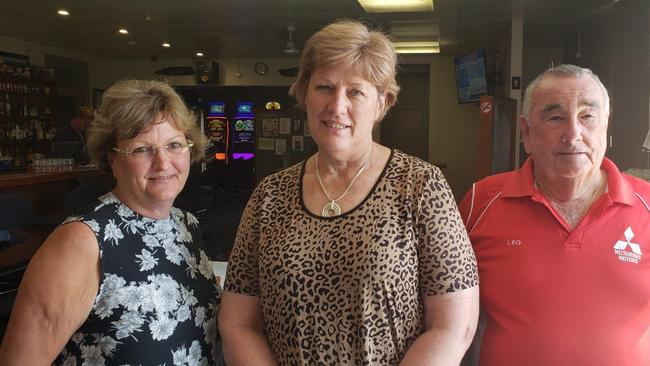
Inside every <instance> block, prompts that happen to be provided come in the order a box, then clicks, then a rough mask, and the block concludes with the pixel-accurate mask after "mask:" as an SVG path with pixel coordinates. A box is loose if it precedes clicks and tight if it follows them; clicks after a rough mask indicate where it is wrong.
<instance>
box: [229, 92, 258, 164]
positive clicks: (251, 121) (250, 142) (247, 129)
mask: <svg viewBox="0 0 650 366" xmlns="http://www.w3.org/2000/svg"><path fill="white" fill-rule="evenodd" d="M236 106H237V114H236V115H235V120H234V122H233V130H234V131H233V141H232V142H233V144H232V158H233V159H243V160H248V159H252V158H254V157H255V115H254V114H253V103H251V102H238V103H237V104H236Z"/></svg>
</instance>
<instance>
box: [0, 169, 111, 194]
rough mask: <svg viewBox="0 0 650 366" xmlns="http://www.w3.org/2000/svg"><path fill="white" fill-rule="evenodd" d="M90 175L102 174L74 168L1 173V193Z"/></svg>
mask: <svg viewBox="0 0 650 366" xmlns="http://www.w3.org/2000/svg"><path fill="white" fill-rule="evenodd" d="M89 174H91V175H92V174H100V171H99V170H97V168H95V167H74V168H71V169H68V170H51V171H46V170H34V169H26V170H19V171H9V172H0V192H1V191H2V190H3V188H9V187H17V186H29V185H34V184H43V183H51V182H61V181H69V180H74V179H76V178H78V177H79V176H82V175H89Z"/></svg>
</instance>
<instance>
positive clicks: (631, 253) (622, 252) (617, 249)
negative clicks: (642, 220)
mask: <svg viewBox="0 0 650 366" xmlns="http://www.w3.org/2000/svg"><path fill="white" fill-rule="evenodd" d="M624 235H625V241H623V240H619V241H617V242H616V244H614V253H615V254H616V255H617V256H618V260H619V261H621V262H628V263H634V264H639V261H641V256H642V255H643V253H641V246H640V245H639V244H637V243H632V238H634V233H633V232H632V228H631V227H629V226H628V227H627V229H625V233H624ZM628 248H629V250H628Z"/></svg>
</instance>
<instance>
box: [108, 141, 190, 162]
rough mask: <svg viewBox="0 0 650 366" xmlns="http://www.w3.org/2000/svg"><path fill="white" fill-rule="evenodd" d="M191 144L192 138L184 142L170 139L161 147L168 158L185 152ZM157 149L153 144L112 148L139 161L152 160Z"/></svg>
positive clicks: (176, 156)
mask: <svg viewBox="0 0 650 366" xmlns="http://www.w3.org/2000/svg"><path fill="white" fill-rule="evenodd" d="M192 146H194V141H192V140H187V142H186V143H183V142H179V141H172V142H170V143H168V144H167V145H165V146H163V147H162V149H163V150H165V153H166V154H167V156H168V157H169V158H171V159H173V158H178V157H180V156H181V155H183V154H185V153H186V152H187V151H188V150H189V149H190V148H191V147H192ZM158 149H159V147H158V146H155V145H144V146H138V147H134V148H133V149H131V150H123V149H118V148H117V147H114V148H113V150H114V151H116V152H118V153H120V154H125V155H126V156H129V157H131V158H133V159H135V160H139V161H151V160H153V157H154V156H155V155H156V153H157V152H158Z"/></svg>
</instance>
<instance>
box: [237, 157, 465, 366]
mask: <svg viewBox="0 0 650 366" xmlns="http://www.w3.org/2000/svg"><path fill="white" fill-rule="evenodd" d="M304 169H305V162H303V163H301V164H298V165H295V166H292V167H290V168H288V169H286V170H284V171H282V172H279V173H277V174H274V175H271V176H269V177H267V178H265V179H264V180H263V181H262V182H261V183H260V184H259V186H258V187H257V188H256V189H255V192H254V193H253V195H252V196H251V199H250V201H249V202H248V205H247V207H246V210H245V212H244V215H243V217H242V221H241V223H240V226H239V231H238V233H237V239H236V241H235V247H234V249H233V252H232V254H231V256H230V261H229V265H228V274H227V279H226V284H225V289H226V290H228V291H231V292H234V293H239V294H245V295H251V296H258V297H259V298H260V301H261V307H262V312H263V317H264V327H265V331H266V335H267V337H268V340H269V343H270V346H271V349H272V350H273V352H274V353H275V356H276V359H277V361H278V362H279V363H280V364H282V365H299V364H302V365H307V364H309V365H315V364H324V365H334V364H336V365H346V364H347V365H362V364H363V365H366V364H381V365H393V364H397V363H399V361H400V360H401V358H402V357H403V356H404V354H405V353H406V351H407V350H408V348H409V346H410V345H411V344H412V343H413V342H414V341H415V339H416V338H417V337H418V335H419V334H420V333H421V332H422V331H423V323H424V310H423V301H422V297H423V296H431V295H438V294H445V293H450V292H454V291H458V290H461V289H466V288H470V287H474V286H477V285H478V274H477V269H476V259H475V258H474V253H473V251H472V249H471V246H470V243H469V239H468V238H467V233H466V231H465V228H464V226H463V222H462V221H461V218H460V216H459V214H458V209H457V207H456V203H455V201H454V196H453V195H452V193H451V190H450V189H449V186H448V185H447V182H446V181H445V179H444V177H443V176H442V173H441V172H440V170H439V169H438V168H436V167H434V166H432V165H431V164H428V163H426V162H424V161H422V160H419V159H417V158H414V157H411V156H409V155H406V154H404V153H402V152H400V151H397V150H394V151H392V152H391V156H390V159H389V160H388V163H387V164H386V166H385V167H384V170H383V172H382V173H381V175H380V177H379V179H378V180H377V183H375V186H374V187H373V188H372V190H371V191H370V193H369V194H368V196H367V197H366V198H365V199H364V200H363V201H362V202H361V203H360V204H359V205H358V206H357V207H355V208H354V209H352V210H351V211H349V212H347V213H344V214H343V215H340V216H337V217H330V218H325V217H320V216H317V215H314V214H313V213H311V212H309V211H308V210H307V208H306V207H305V205H304V202H303V198H302V184H301V182H302V176H303V174H304ZM251 351H252V352H254V350H251Z"/></svg>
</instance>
